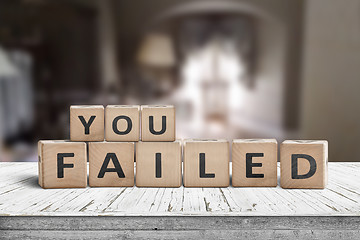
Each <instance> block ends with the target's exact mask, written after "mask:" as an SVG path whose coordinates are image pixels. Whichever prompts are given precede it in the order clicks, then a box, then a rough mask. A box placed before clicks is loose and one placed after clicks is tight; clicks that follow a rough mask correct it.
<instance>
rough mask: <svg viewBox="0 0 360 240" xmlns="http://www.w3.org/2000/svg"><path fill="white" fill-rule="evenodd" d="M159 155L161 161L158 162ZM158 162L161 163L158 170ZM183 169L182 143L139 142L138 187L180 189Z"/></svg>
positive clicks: (137, 148)
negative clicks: (157, 156)
mask: <svg viewBox="0 0 360 240" xmlns="http://www.w3.org/2000/svg"><path fill="white" fill-rule="evenodd" d="M157 154H158V155H159V159H160V161H159V160H156V155H157ZM156 161H159V162H160V163H159V165H160V166H158V169H157V168H156ZM181 167H182V164H181V143H180V141H175V142H138V143H137V144H136V186H138V187H180V186H181V183H182V181H181V179H182V171H181ZM157 170H158V172H157Z"/></svg>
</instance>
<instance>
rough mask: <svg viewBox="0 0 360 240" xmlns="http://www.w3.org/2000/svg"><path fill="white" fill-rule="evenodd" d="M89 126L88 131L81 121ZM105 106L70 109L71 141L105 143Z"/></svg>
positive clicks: (80, 106)
mask: <svg viewBox="0 0 360 240" xmlns="http://www.w3.org/2000/svg"><path fill="white" fill-rule="evenodd" d="M79 117H80V118H81V119H82V120H83V121H85V124H88V125H89V126H88V131H86V128H85V127H84V123H82V122H81V119H80V118H79ZM104 135H105V134H104V106H102V105H74V106H71V107H70V140H71V141H104Z"/></svg>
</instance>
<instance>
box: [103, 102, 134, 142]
mask: <svg viewBox="0 0 360 240" xmlns="http://www.w3.org/2000/svg"><path fill="white" fill-rule="evenodd" d="M139 138H140V106H138V105H108V106H107V107H106V108H105V139H106V141H109V142H137V141H139Z"/></svg>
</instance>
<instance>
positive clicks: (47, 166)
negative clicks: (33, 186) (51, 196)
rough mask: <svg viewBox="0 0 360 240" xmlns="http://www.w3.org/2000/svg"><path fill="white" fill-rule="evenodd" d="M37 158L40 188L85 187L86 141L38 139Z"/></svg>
mask: <svg viewBox="0 0 360 240" xmlns="http://www.w3.org/2000/svg"><path fill="white" fill-rule="evenodd" d="M38 158H39V163H38V164H39V185H40V186H41V187H42V188H84V187H86V185H87V169H86V168H87V166H86V165H87V157H86V143H84V142H69V141H61V140H58V141H52V140H44V141H39V143H38Z"/></svg>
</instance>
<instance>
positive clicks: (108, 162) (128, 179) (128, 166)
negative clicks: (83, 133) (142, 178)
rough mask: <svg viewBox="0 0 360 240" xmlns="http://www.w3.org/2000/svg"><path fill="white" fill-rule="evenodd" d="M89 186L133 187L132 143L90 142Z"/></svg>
mask: <svg viewBox="0 0 360 240" xmlns="http://www.w3.org/2000/svg"><path fill="white" fill-rule="evenodd" d="M89 186H91V187H132V186H134V143H133V142H90V143H89Z"/></svg>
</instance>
